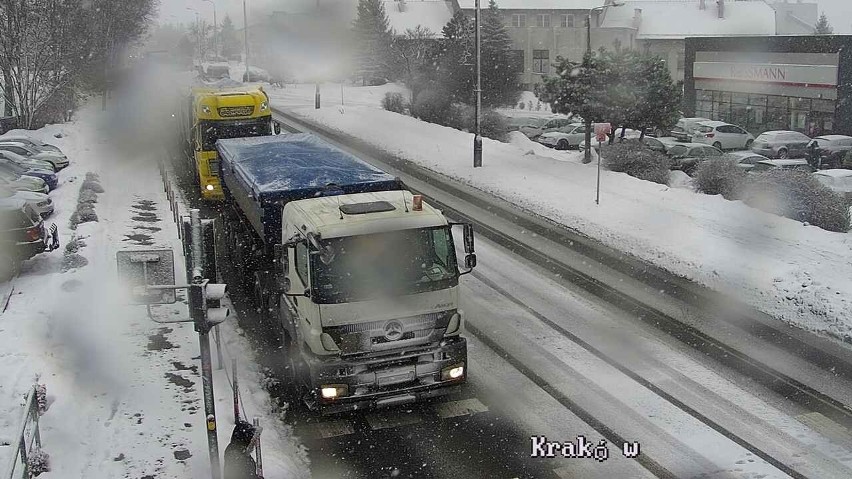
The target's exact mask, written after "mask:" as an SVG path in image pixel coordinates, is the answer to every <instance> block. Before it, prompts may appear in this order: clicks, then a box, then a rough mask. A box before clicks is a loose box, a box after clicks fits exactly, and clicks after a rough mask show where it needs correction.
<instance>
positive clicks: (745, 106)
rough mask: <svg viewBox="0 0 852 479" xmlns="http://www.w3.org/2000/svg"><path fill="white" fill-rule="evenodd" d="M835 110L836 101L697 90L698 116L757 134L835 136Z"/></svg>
mask: <svg viewBox="0 0 852 479" xmlns="http://www.w3.org/2000/svg"><path fill="white" fill-rule="evenodd" d="M834 110H835V101H834V100H821V99H816V98H799V97H786V96H781V95H762V94H755V93H738V92H725V91H716V90H695V116H698V117H705V118H711V119H713V120H719V121H726V122H728V123H733V124H735V125H740V126H742V127H743V128H745V129H746V130H748V131H749V132H751V133H752V134H755V135H756V134H759V133H761V132H764V131H769V130H794V131H800V132H802V133H804V134H806V135H809V136H817V135H821V134H829V133H833V132H834V115H835V111H834Z"/></svg>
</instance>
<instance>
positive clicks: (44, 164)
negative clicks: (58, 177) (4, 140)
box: [0, 150, 56, 172]
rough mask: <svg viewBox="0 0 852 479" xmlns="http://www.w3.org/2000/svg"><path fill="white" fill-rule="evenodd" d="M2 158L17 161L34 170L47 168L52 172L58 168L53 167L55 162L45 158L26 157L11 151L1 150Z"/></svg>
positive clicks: (0, 157) (0, 156)
mask: <svg viewBox="0 0 852 479" xmlns="http://www.w3.org/2000/svg"><path fill="white" fill-rule="evenodd" d="M0 159H3V160H4V161H11V162H13V163H16V164H18V165H20V166H23V167H24V168H28V169H29V168H31V169H34V170H45V171H50V172H55V171H56V170H55V169H54V168H53V163H51V162H49V161H44V160H36V159H33V158H24V157H23V156H21V155H16V154H15V153H12V152H11V151H4V150H0Z"/></svg>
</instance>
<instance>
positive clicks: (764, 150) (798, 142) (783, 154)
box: [751, 130, 811, 159]
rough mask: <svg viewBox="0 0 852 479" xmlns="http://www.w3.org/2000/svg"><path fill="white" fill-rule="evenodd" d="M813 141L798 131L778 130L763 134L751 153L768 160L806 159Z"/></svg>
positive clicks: (758, 137)
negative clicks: (809, 144) (809, 145)
mask: <svg viewBox="0 0 852 479" xmlns="http://www.w3.org/2000/svg"><path fill="white" fill-rule="evenodd" d="M810 142H811V139H810V138H809V137H808V136H807V135H805V134H803V133H799V132H798V131H788V130H777V131H767V132H764V133H761V134H760V135H758V136H757V138H755V139H754V143H752V145H751V151H753V152H755V153H758V154H760V155H763V156H766V157H768V158H781V159H785V158H804V157H805V155H806V154H807V149H808V143H810Z"/></svg>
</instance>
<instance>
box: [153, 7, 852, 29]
mask: <svg viewBox="0 0 852 479" xmlns="http://www.w3.org/2000/svg"><path fill="white" fill-rule="evenodd" d="M294 1H297V0H294ZM351 1H353V2H356V1H357V0H351ZM710 1H712V0H710ZM790 1H791V2H795V1H798V0H790ZM805 1H808V0H805ZM810 1H813V0H810ZM215 2H216V9H217V14H218V16H219V20H220V21H221V20H222V17H224V15H225V13H229V14H230V15H231V18H232V19H233V20H234V24H236V25H237V26H238V28H239V27H242V25H243V7H242V5H243V0H215ZM816 2H817V3H818V4H819V9H820V11H825V13H826V15H828V21H829V23H831V25H832V26H833V27H834V31H835V32H836V33H852V0H816ZM246 3H247V5H248V10H249V23H251V22H252V12H254V13H256V14H260V13H261V12H262V11H263V10H264V9H267V7H269V6H270V5H275V9H278V10H286V9H287V4H288V3H290V2H289V1H287V0H246ZM487 3H488V2H483V4H484V5H485V4H487ZM566 3H570V0H566ZM497 4H498V5H499V4H500V1H499V0H498V1H497ZM187 7H190V8H194V9H195V10H197V11H198V12H199V14H200V15H202V16H203V18H205V19H206V20H207V21H208V22H211V23H212V20H213V7H212V5H211V4H210V2H205V1H203V0H161V2H160V23H187V22H192V21H194V20H195V12H193V11H190V10H187Z"/></svg>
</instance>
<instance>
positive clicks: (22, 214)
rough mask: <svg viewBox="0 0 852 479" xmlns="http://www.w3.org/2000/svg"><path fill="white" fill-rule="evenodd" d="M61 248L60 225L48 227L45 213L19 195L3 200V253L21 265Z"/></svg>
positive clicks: (0, 205)
mask: <svg viewBox="0 0 852 479" xmlns="http://www.w3.org/2000/svg"><path fill="white" fill-rule="evenodd" d="M57 248H59V232H58V231H57V228H56V225H55V224H52V225H50V228H45V226H44V220H42V218H41V216H39V214H38V213H36V212H35V210H34V209H32V207H31V206H29V205H27V204H26V202H25V201H23V200H19V199H13V198H10V199H3V200H0V255H5V258H4V259H5V260H6V261H11V263H12V264H13V265H15V267H16V268H17V266H18V265H20V263H21V262H22V261H26V260H28V259H30V258H32V257H33V256H36V255H38V254H41V253H43V252H45V251H53V250H55V249H57Z"/></svg>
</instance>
